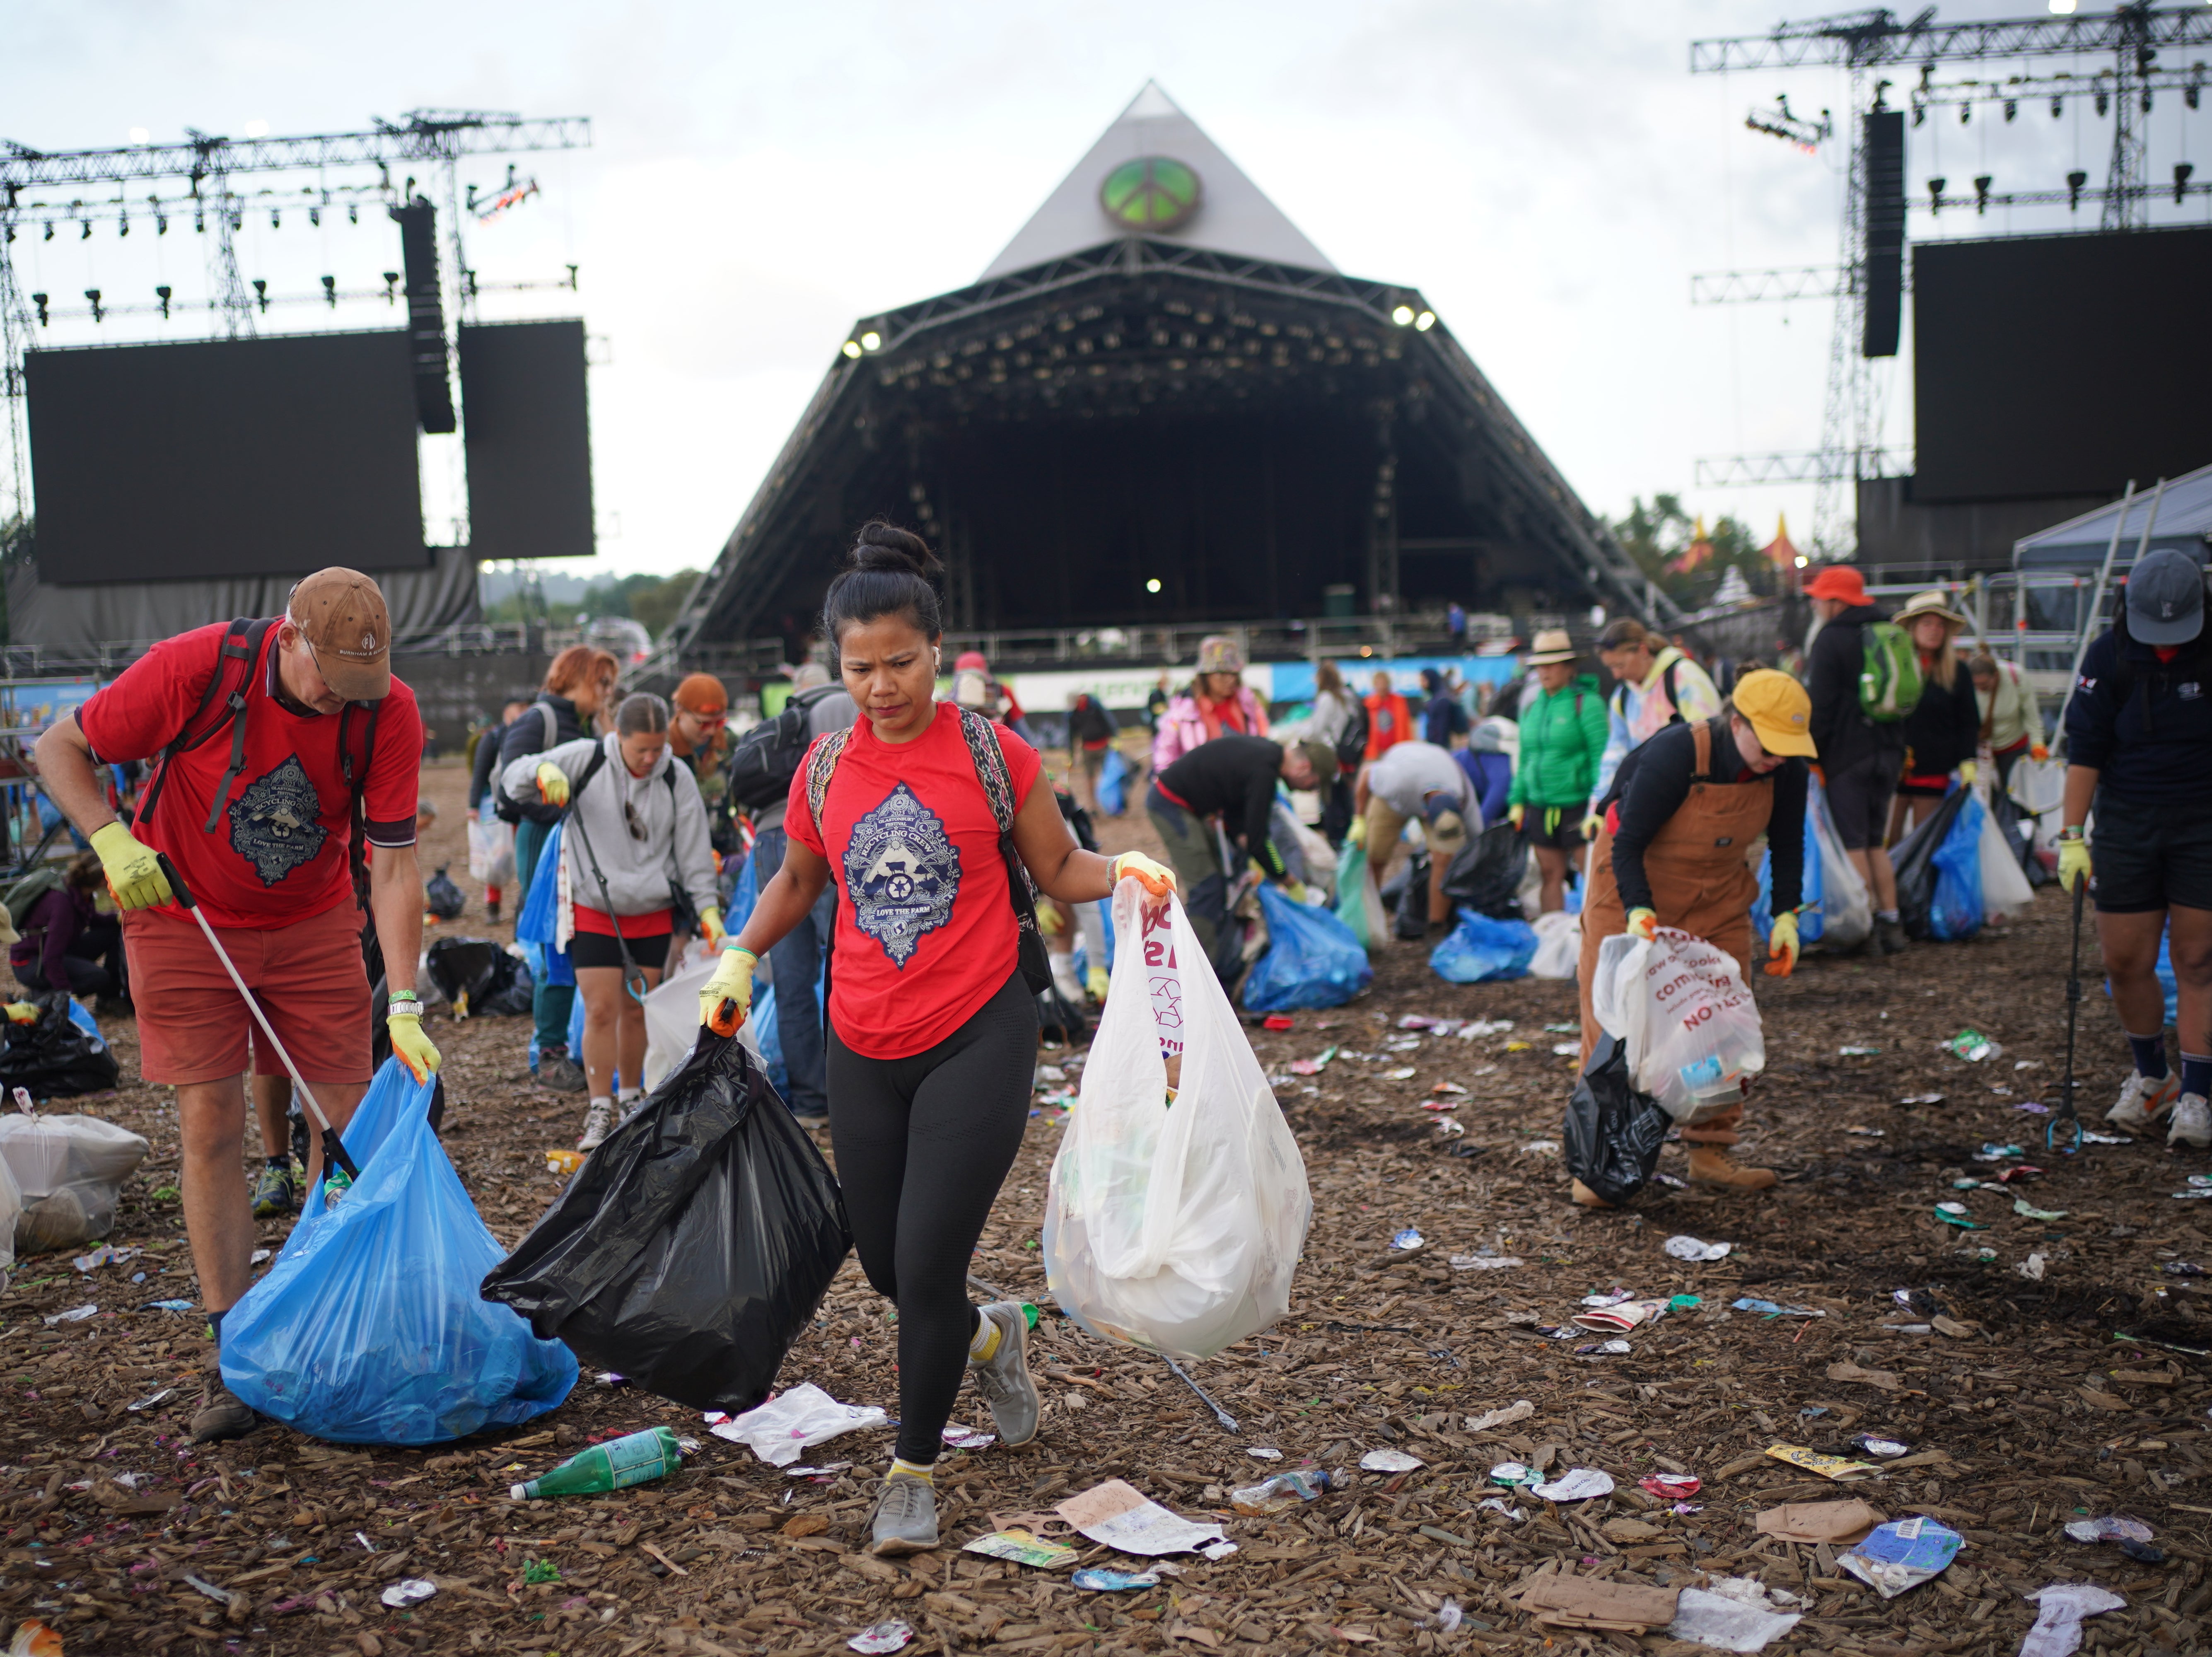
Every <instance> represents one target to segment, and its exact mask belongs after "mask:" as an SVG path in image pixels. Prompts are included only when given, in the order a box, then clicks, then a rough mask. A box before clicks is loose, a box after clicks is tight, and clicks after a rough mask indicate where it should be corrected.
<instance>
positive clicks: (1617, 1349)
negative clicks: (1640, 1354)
mask: <svg viewBox="0 0 2212 1657" xmlns="http://www.w3.org/2000/svg"><path fill="white" fill-rule="evenodd" d="M1633 1350H1635V1349H1634V1348H1633V1347H1632V1346H1631V1345H1629V1344H1628V1343H1627V1342H1626V1341H1625V1340H1608V1341H1601V1342H1600V1343H1599V1344H1596V1345H1595V1346H1577V1347H1576V1348H1575V1356H1576V1357H1579V1358H1589V1357H1601V1358H1617V1357H1626V1356H1627V1355H1628V1354H1629V1353H1630V1352H1632V1351H1633Z"/></svg>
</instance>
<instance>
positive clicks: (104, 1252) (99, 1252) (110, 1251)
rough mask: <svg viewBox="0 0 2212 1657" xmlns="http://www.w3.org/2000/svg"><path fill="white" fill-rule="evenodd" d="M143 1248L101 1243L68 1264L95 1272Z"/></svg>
mask: <svg viewBox="0 0 2212 1657" xmlns="http://www.w3.org/2000/svg"><path fill="white" fill-rule="evenodd" d="M145 1252H146V1251H145V1250H144V1249H143V1248H118V1247H115V1246H114V1245H113V1244H112V1243H102V1244H100V1247H97V1248H95V1249H94V1250H93V1251H92V1253H89V1254H78V1255H76V1256H74V1257H73V1258H72V1259H70V1265H71V1266H75V1267H76V1269H77V1270H78V1271H80V1272H97V1271H98V1270H99V1269H100V1267H101V1266H120V1265H122V1264H123V1262H124V1261H125V1260H128V1259H135V1258H136V1257H137V1256H138V1255H140V1254H143V1253H145ZM261 1258H262V1259H268V1258H269V1251H268V1250H267V1249H265V1248H264V1249H263V1250H262V1251H261Z"/></svg>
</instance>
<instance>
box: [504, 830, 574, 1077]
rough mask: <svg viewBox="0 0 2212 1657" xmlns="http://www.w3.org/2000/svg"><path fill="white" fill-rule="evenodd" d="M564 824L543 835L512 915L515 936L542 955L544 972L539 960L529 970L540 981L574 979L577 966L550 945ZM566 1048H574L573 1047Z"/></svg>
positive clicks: (558, 897) (558, 891) (555, 920)
mask: <svg viewBox="0 0 2212 1657" xmlns="http://www.w3.org/2000/svg"><path fill="white" fill-rule="evenodd" d="M567 827H568V824H566V823H565V822H556V823H555V824H554V825H553V828H552V831H551V832H550V834H548V835H546V836H545V844H544V847H543V848H541V849H540V850H539V852H538V866H537V868H536V869H534V870H532V871H531V876H530V895H528V896H527V897H526V898H524V899H523V900H522V913H520V914H518V915H516V916H515V918H514V935H515V937H516V938H519V939H520V940H522V941H523V942H526V943H532V944H537V945H538V947H539V949H540V950H542V951H543V952H544V962H543V965H544V971H543V972H538V966H539V965H540V963H539V962H534V961H533V962H531V969H532V972H533V973H536V974H537V978H538V982H539V983H541V984H573V983H574V982H575V981H576V969H575V968H574V967H573V966H571V965H570V964H569V962H568V951H567V950H556V949H555V948H554V947H553V936H554V933H555V932H556V930H557V928H558V926H559V924H560V915H561V887H560V875H559V873H558V871H559V869H560V866H561V831H562V829H565V828H567ZM569 1051H571V1052H574V1051H576V1049H574V1048H573V1047H572V1048H570V1049H569Z"/></svg>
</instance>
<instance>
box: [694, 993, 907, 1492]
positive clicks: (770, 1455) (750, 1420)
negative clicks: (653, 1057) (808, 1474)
mask: <svg viewBox="0 0 2212 1657" xmlns="http://www.w3.org/2000/svg"><path fill="white" fill-rule="evenodd" d="M692 1005H693V1007H694V1008H695V1009H696V1007H697V1005H698V1003H697V1002H696V1001H694V1002H693V1003H692ZM889 1424H890V1417H888V1416H886V1415H885V1414H884V1412H883V1411H881V1410H879V1409H878V1408H877V1407H876V1406H875V1405H872V1404H866V1405H863V1404H840V1403H838V1402H837V1400H836V1399H834V1398H832V1397H830V1396H829V1393H825V1392H823V1390H822V1389H821V1388H820V1387H817V1386H816V1385H815V1384H814V1383H813V1382H812V1381H801V1382H799V1385H798V1386H796V1387H793V1388H792V1389H791V1390H790V1391H789V1392H787V1393H782V1394H781V1395H780V1396H778V1397H775V1398H772V1399H769V1401H768V1402H767V1403H765V1404H763V1405H761V1406H760V1407H759V1408H758V1409H757V1410H748V1411H745V1412H744V1414H743V1415H741V1416H738V1417H733V1418H732V1419H731V1420H728V1421H721V1422H717V1423H714V1426H712V1427H710V1428H708V1431H709V1432H711V1433H713V1434H714V1436H715V1437H717V1438H726V1439H728V1440H729V1441H730V1442H732V1444H743V1445H744V1446H745V1447H747V1448H749V1449H750V1450H751V1451H752V1453H753V1454H755V1455H757V1456H758V1457H759V1458H760V1459H761V1460H763V1461H765V1462H767V1463H768V1464H769V1466H772V1467H788V1466H790V1465H791V1464H792V1463H793V1462H794V1461H796V1460H799V1456H800V1455H801V1454H803V1453H804V1452H805V1451H806V1450H809V1449H811V1448H813V1447H814V1446H815V1445H817V1444H826V1443H828V1442H829V1441H830V1440H831V1439H833V1438H836V1437H838V1436H840V1435H842V1434H845V1433H852V1432H859V1431H860V1430H862V1429H866V1428H870V1427H883V1426H887V1425H889Z"/></svg>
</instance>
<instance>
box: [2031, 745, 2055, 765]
mask: <svg viewBox="0 0 2212 1657" xmlns="http://www.w3.org/2000/svg"><path fill="white" fill-rule="evenodd" d="M2027 756H2028V758H2030V759H2032V760H2033V761H2034V762H2036V763H2037V764H2038V765H2040V764H2042V763H2043V762H2044V761H2045V760H2047V759H2049V758H2050V757H2051V750H2049V749H2047V748H2045V746H2044V745H2043V744H2041V743H2039V742H2033V743H2030V744H2028V745H2027Z"/></svg>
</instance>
